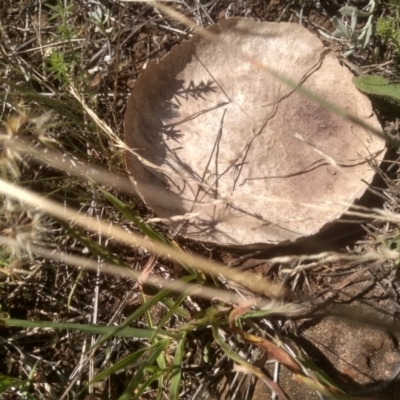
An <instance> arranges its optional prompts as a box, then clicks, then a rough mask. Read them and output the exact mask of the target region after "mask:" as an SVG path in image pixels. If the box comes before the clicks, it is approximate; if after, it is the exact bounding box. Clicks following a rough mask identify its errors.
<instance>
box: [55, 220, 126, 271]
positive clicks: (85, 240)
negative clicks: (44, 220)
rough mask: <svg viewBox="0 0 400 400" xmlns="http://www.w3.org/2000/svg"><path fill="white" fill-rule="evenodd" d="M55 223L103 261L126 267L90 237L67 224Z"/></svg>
mask: <svg viewBox="0 0 400 400" xmlns="http://www.w3.org/2000/svg"><path fill="white" fill-rule="evenodd" d="M57 222H58V223H59V224H60V225H61V226H62V227H63V228H64V229H65V230H66V231H68V233H69V234H70V235H71V236H73V237H74V238H75V239H77V240H79V241H80V242H81V243H82V244H83V245H84V246H86V247H87V248H88V249H89V251H90V252H91V253H93V254H95V255H97V256H99V257H101V258H102V259H103V260H105V261H107V262H109V263H111V264H116V265H119V266H122V267H126V264H125V263H124V262H123V261H122V260H121V259H120V258H118V257H117V256H115V255H114V254H112V253H111V252H109V251H108V250H107V249H106V248H105V247H104V246H102V245H100V244H99V243H97V242H96V241H94V240H93V239H91V238H90V237H88V236H86V235H85V234H84V232H83V231H82V230H80V229H79V228H77V227H75V226H71V225H69V224H68V223H67V222H65V221H62V220H60V219H57Z"/></svg>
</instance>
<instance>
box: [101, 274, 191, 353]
mask: <svg viewBox="0 0 400 400" xmlns="http://www.w3.org/2000/svg"><path fill="white" fill-rule="evenodd" d="M190 278H191V276H189V277H183V278H182V279H181V280H180V281H183V282H187V280H188V279H190ZM180 281H177V282H176V284H177V287H179V283H180ZM172 291H173V287H172V288H171V289H163V290H161V291H160V292H159V293H158V294H156V295H155V296H154V297H153V298H152V299H150V300H149V301H148V302H147V303H145V304H142V305H141V306H140V307H139V308H138V309H137V310H136V311H134V312H133V313H132V314H131V315H130V316H129V317H128V318H127V319H126V320H125V321H124V322H123V323H122V324H121V325H119V326H117V327H114V328H113V329H114V331H113V332H109V333H108V334H106V335H105V336H103V337H102V338H101V339H99V340H98V342H97V343H96V345H95V346H100V345H102V344H103V343H105V342H106V341H107V340H108V339H109V338H111V337H112V336H116V335H117V333H118V332H119V331H120V330H122V329H124V328H126V327H127V326H128V325H130V324H131V323H132V322H133V321H135V320H137V319H139V318H140V317H141V316H142V315H143V314H144V313H145V312H146V311H148V310H150V309H151V307H153V306H154V305H156V304H157V303H158V302H159V301H160V300H161V299H162V298H163V297H166V296H168V294H169V293H171V292H172ZM152 332H154V331H153V330H152Z"/></svg>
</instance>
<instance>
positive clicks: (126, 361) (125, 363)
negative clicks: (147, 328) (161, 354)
mask: <svg viewBox="0 0 400 400" xmlns="http://www.w3.org/2000/svg"><path fill="white" fill-rule="evenodd" d="M157 346H158V342H157V343H154V344H153V345H151V346H149V347H146V348H144V349H141V350H138V351H136V352H135V353H133V354H130V355H129V356H127V357H124V358H123V359H122V360H120V361H118V362H117V363H115V364H114V365H112V366H111V367H110V368H107V369H106V370H104V371H103V372H100V373H99V374H98V375H96V376H95V377H94V378H93V379H92V380H91V381H90V382H89V383H88V385H93V384H94V383H96V382H99V381H101V380H102V379H104V378H107V377H108V376H110V375H111V374H115V373H116V372H118V371H120V370H121V369H124V368H128V367H129V366H131V368H132V364H135V363H136V362H137V361H138V360H139V358H140V357H142V356H143V355H144V354H145V353H146V352H148V351H150V350H152V349H154V348H155V347H157Z"/></svg>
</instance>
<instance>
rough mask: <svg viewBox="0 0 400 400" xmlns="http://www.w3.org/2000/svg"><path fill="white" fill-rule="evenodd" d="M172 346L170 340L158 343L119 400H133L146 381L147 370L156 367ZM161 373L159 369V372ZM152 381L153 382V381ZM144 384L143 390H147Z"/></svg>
mask: <svg viewBox="0 0 400 400" xmlns="http://www.w3.org/2000/svg"><path fill="white" fill-rule="evenodd" d="M169 344H170V340H168V339H163V340H160V341H159V342H158V343H156V346H155V348H154V350H153V352H152V353H151V354H150V355H149V356H148V357H147V359H146V361H145V362H144V363H143V364H142V365H141V366H140V367H139V369H138V370H137V372H136V374H135V376H134V377H133V379H132V380H131V381H130V382H129V385H128V386H127V388H126V389H125V391H124V393H123V394H122V396H121V397H120V398H119V400H131V398H132V396H133V394H134V391H135V390H136V389H137V388H139V385H140V384H141V383H142V382H143V381H144V379H145V373H146V369H147V367H149V366H152V365H154V364H155V363H156V362H157V359H158V357H159V355H160V354H161V353H162V352H163V351H164V350H165V348H166V347H167V346H168V345H169ZM157 371H159V369H158V370H157ZM153 380H154V379H152V380H151V381H153ZM146 383H147V386H148V385H149V383H148V380H146V382H145V384H146ZM145 384H143V385H142V386H141V388H142V389H145V388H146V387H147V386H145Z"/></svg>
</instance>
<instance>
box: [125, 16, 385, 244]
mask: <svg viewBox="0 0 400 400" xmlns="http://www.w3.org/2000/svg"><path fill="white" fill-rule="evenodd" d="M207 31H208V32H209V33H212V34H215V35H218V38H219V40H209V38H206V37H204V36H203V35H201V34H196V35H195V36H193V38H192V39H191V40H189V41H186V42H183V43H182V44H181V45H178V46H175V47H174V48H173V49H172V51H171V52H170V53H169V54H168V55H167V56H166V57H165V58H163V59H162V60H161V61H160V62H158V63H157V62H152V63H149V65H148V67H147V69H146V70H145V71H143V73H142V74H141V76H140V77H139V79H138V81H137V82H136V84H135V87H134V89H133V91H132V95H131V97H130V98H129V101H128V104H127V109H126V117H125V135H126V144H127V146H128V147H129V148H130V149H132V151H128V152H127V153H126V165H127V170H128V171H129V173H130V174H131V179H132V182H133V184H134V187H135V190H136V192H137V193H138V194H139V195H140V196H142V198H143V199H144V200H145V201H146V202H147V204H148V205H149V206H150V207H151V208H153V210H154V211H155V212H156V213H157V214H158V216H159V217H161V218H165V219H166V220H167V222H169V223H170V224H171V226H172V227H173V228H175V227H177V226H178V225H179V224H180V223H181V222H182V221H185V223H184V224H183V229H182V230H181V231H180V233H181V234H183V235H184V236H186V237H189V238H192V239H197V240H201V241H207V242H212V243H217V244H219V245H227V246H249V247H250V246H251V247H254V246H255V245H256V246H257V245H260V246H263V245H265V246H268V245H271V244H276V243H282V242H293V241H296V240H298V239H300V238H304V237H306V236H310V235H313V234H315V233H317V232H319V231H320V230H321V229H323V228H324V227H325V226H327V225H328V224H330V223H331V222H332V221H334V220H336V219H337V218H339V217H340V216H341V215H342V214H343V213H344V212H346V210H348V208H349V206H350V205H351V204H353V203H354V201H355V200H356V199H358V198H359V197H360V196H361V195H362V194H363V193H364V191H365V190H366V187H367V185H366V183H365V182H371V180H372V178H373V176H374V170H373V169H372V168H371V166H370V163H369V162H368V160H371V159H374V160H375V162H378V163H379V161H380V160H381V159H382V157H383V151H382V150H383V149H384V147H385V143H384V141H383V139H382V138H380V137H377V136H375V135H373V134H372V133H371V132H369V131H368V130H366V129H364V128H362V127H359V126H357V125H355V124H354V123H352V122H350V121H347V120H344V119H343V118H341V117H338V116H337V115H334V114H332V113H330V112H329V111H328V110H327V109H325V108H324V107H323V106H321V105H320V104H317V103H315V102H313V101H311V100H310V99H308V98H307V97H305V96H303V95H301V94H300V93H298V92H297V91H296V90H293V88H290V87H288V86H286V85H285V84H284V83H282V82H280V81H279V80H277V79H275V78H274V77H272V76H271V75H270V74H268V73H265V72H264V71H262V70H261V69H257V68H255V67H254V63H251V62H249V61H248V60H249V57H248V56H250V57H252V59H253V60H257V61H258V62H260V63H262V64H265V65H267V66H269V67H271V68H273V69H274V70H276V71H279V73H281V74H283V75H285V76H287V77H288V78H290V79H291V80H293V81H295V82H298V83H299V84H301V85H302V86H303V87H305V88H307V89H309V90H312V91H313V92H315V93H317V94H318V95H320V96H322V97H323V98H324V99H326V100H328V101H330V102H332V103H335V104H337V105H339V106H340V107H342V108H343V109H345V110H346V111H348V112H351V113H352V114H354V115H355V116H357V117H358V118H361V119H363V120H365V121H366V122H368V124H369V125H371V126H373V127H375V128H377V129H378V128H379V124H378V121H377V119H376V117H375V115H374V114H373V111H372V107H371V103H370V101H369V100H368V98H367V97H366V96H364V95H363V94H361V93H360V92H359V91H358V90H357V89H356V88H355V86H354V84H353V83H352V74H351V73H350V72H349V71H348V70H347V69H346V68H345V67H342V66H341V65H340V64H339V62H338V60H337V59H336V57H335V56H334V55H333V54H331V53H330V52H329V51H326V49H324V46H323V44H322V42H321V41H320V40H319V39H318V38H317V37H316V36H314V35H313V34H312V33H310V32H308V31H307V30H306V29H305V28H304V27H302V26H301V25H298V24H292V23H271V22H255V21H253V20H250V19H241V18H234V19H229V20H225V21H221V22H219V23H218V24H215V25H213V26H211V27H209V28H208V30H207ZM242 54H246V57H242V56H241V55H242Z"/></svg>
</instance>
